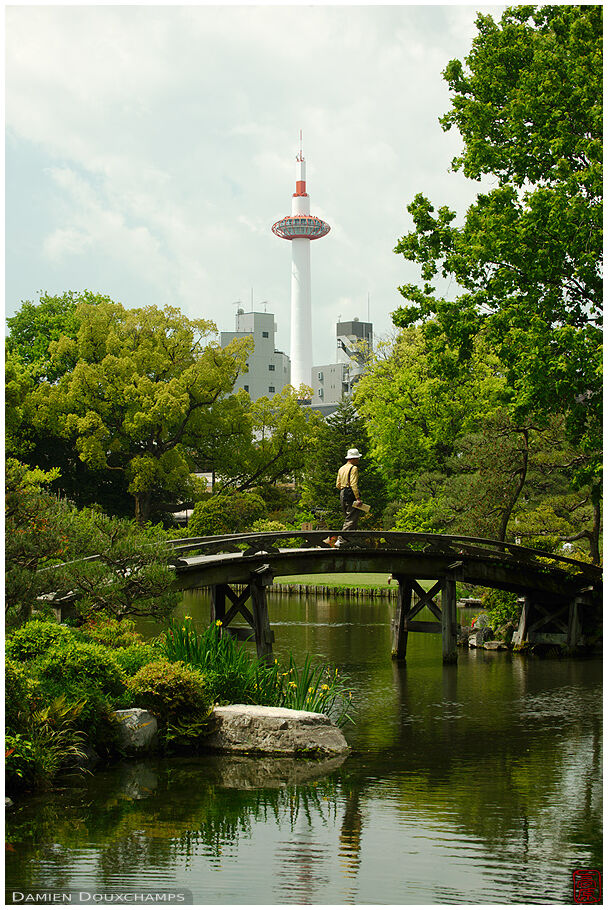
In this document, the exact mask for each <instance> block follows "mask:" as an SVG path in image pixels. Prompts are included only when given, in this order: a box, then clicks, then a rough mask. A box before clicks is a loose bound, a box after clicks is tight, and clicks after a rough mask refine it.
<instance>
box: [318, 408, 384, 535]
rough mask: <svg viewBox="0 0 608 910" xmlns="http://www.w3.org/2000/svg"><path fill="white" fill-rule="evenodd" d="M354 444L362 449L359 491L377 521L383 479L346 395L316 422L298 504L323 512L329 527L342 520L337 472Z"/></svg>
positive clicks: (382, 491) (357, 417)
mask: <svg viewBox="0 0 608 910" xmlns="http://www.w3.org/2000/svg"><path fill="white" fill-rule="evenodd" d="M354 447H356V448H358V449H359V451H360V452H362V453H363V458H362V460H361V464H360V466H359V470H360V485H361V494H362V496H363V497H364V499H365V502H367V503H368V504H369V505H370V506H371V507H372V512H371V515H370V517H371V519H372V521H373V522H374V524H379V522H380V520H381V516H382V511H383V509H384V506H385V504H386V490H385V484H384V479H383V477H382V474H381V472H380V469H379V468H378V466H377V464H376V462H375V460H374V457H373V454H372V451H371V448H372V447H371V445H370V441H369V438H368V435H367V431H366V428H365V423H364V421H363V419H362V418H361V417H360V416H359V414H358V413H357V411H356V409H355V406H354V405H353V403H352V402H351V401H350V400H348V399H346V400H342V401H341V402H340V404H339V405H338V408H337V409H336V410H335V411H334V413H333V414H330V415H329V417H327V418H326V420H325V421H324V422H323V423H321V424H320V425H319V427H318V429H317V433H316V436H315V440H314V443H313V445H312V446H311V453H312V452H314V457H309V458H308V459H307V463H306V469H305V473H304V480H303V485H302V499H301V505H302V506H303V507H304V508H307V509H311V510H314V511H316V512H319V513H320V514H322V515H323V518H324V519H325V521H326V522H327V524H328V526H329V527H337V526H341V524H342V518H343V516H342V511H341V509H340V499H339V495H338V491H337V490H336V475H337V473H338V468H339V467H340V465H342V464H344V457H345V455H346V452H347V451H348V449H350V448H354Z"/></svg>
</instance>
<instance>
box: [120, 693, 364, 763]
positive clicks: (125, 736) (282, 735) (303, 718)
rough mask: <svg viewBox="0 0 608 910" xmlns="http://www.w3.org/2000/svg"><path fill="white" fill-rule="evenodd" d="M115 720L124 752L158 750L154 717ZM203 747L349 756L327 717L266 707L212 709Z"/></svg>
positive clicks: (129, 714) (139, 714) (142, 714)
mask: <svg viewBox="0 0 608 910" xmlns="http://www.w3.org/2000/svg"><path fill="white" fill-rule="evenodd" d="M115 716H116V719H117V721H118V722H119V725H120V745H121V748H122V749H123V750H124V752H126V753H128V754H131V755H133V754H134V755H142V754H146V753H150V752H154V751H155V750H156V747H157V741H158V740H157V723H156V718H155V717H154V716H153V715H152V714H149V713H148V712H147V711H144V710H143V709H142V708H130V709H128V710H125V711H117V712H116V714H115ZM203 747H204V750H205V751H209V752H224V753H237V754H238V753H241V754H258V755H283V756H308V757H325V758H327V757H333V756H340V755H346V753H348V752H350V747H349V745H348V743H347V742H346V739H345V737H344V734H343V733H342V731H341V730H340V729H339V728H338V727H337V726H336V725H335V724H334V723H333V722H332V721H331V720H330V718H329V717H328V716H327V715H326V714H317V713H314V712H312V711H294V710H293V709H291V708H274V707H268V706H266V705H226V706H224V707H220V706H216V707H215V708H214V709H213V711H212V714H211V718H210V732H209V734H208V735H207V736H206V737H205V740H204V743H203Z"/></svg>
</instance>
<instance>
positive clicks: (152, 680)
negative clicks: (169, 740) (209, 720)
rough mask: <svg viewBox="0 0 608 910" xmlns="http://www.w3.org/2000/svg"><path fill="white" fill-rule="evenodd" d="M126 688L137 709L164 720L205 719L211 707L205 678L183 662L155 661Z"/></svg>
mask: <svg viewBox="0 0 608 910" xmlns="http://www.w3.org/2000/svg"><path fill="white" fill-rule="evenodd" d="M127 688H128V691H129V692H130V694H131V695H132V697H133V700H134V702H135V703H136V704H137V705H138V707H142V708H147V709H148V710H149V711H151V712H152V713H153V714H155V715H157V716H158V717H159V718H161V720H167V719H168V717H169V716H170V715H176V716H179V717H181V718H182V719H183V720H187V719H194V720H196V719H199V720H202V719H203V718H204V717H206V716H207V714H208V713H209V708H210V706H211V701H210V698H209V695H208V691H207V687H206V683H205V678H204V676H203V675H202V674H201V673H199V672H198V670H195V669H193V668H192V667H187V666H186V665H185V664H184V663H182V662H181V661H178V662H176V663H171V662H169V661H168V660H164V659H159V660H155V661H153V662H152V663H149V664H147V665H146V666H144V667H142V668H141V670H139V671H138V672H137V673H136V674H135V676H133V677H131V679H129V681H128V683H127Z"/></svg>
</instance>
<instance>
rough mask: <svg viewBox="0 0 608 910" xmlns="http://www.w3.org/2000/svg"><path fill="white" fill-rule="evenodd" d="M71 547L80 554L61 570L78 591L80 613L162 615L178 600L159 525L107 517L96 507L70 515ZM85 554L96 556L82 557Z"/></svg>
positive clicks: (168, 612) (72, 586)
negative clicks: (94, 557)
mask: <svg viewBox="0 0 608 910" xmlns="http://www.w3.org/2000/svg"><path fill="white" fill-rule="evenodd" d="M69 541H70V548H71V550H72V552H73V553H74V554H76V553H77V554H78V556H77V557H76V558H75V559H74V560H73V561H71V562H70V563H68V564H67V565H66V566H65V569H64V570H63V571H64V572H65V578H66V579H67V584H68V586H69V588H70V589H71V590H75V591H77V592H78V601H77V606H78V611H79V613H80V614H81V615H84V616H86V615H87V614H93V615H95V614H98V613H102V614H106V615H110V616H114V617H116V618H118V619H123V618H125V617H127V616H152V617H154V618H155V619H157V620H160V619H166V617H167V616H169V615H170V614H171V613H172V611H173V610H174V609H175V607H176V606H177V604H178V602H179V592H178V591H176V590H175V588H174V582H175V570H174V568H173V567H172V566H171V565H170V564H169V557H170V555H171V551H170V549H169V547H168V545H167V537H166V534H165V532H164V531H163V530H162V528H160V527H155V526H153V525H149V524H147V525H144V526H142V525H140V524H138V523H137V522H135V521H129V520H128V519H125V518H111V517H109V516H107V515H104V513H103V512H101V511H99V510H95V509H83V510H81V511H78V512H77V511H74V512H72V514H71V525H70V529H69ZM83 556H96V557H97V558H96V559H95V560H91V561H86V560H83V559H82V557H83Z"/></svg>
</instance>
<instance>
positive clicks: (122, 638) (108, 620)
mask: <svg viewBox="0 0 608 910" xmlns="http://www.w3.org/2000/svg"><path fill="white" fill-rule="evenodd" d="M81 632H82V633H83V634H84V635H85V637H86V638H87V639H88V640H89V641H96V642H98V644H100V645H105V647H106V648H129V647H131V645H135V644H140V643H141V642H143V639H142V637H141V635H140V634H139V632H136V631H135V623H134V622H133V620H132V619H116V618H115V617H113V616H100V617H90V618H89V619H88V620H87V622H86V623H85V624H84V625H83V626H82V627H81Z"/></svg>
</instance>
